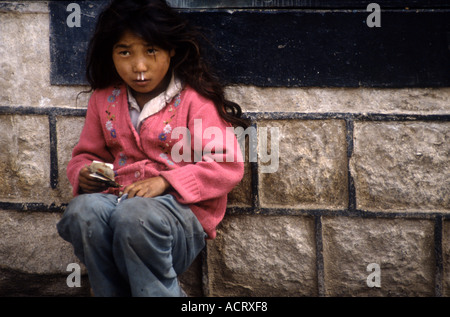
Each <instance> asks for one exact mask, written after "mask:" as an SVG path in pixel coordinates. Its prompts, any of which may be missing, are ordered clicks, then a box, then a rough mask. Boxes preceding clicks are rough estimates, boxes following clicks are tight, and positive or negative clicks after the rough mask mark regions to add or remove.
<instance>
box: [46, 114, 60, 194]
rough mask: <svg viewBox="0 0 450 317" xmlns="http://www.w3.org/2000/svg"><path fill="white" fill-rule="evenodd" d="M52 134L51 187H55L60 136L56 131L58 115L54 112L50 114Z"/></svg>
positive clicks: (50, 132)
mask: <svg viewBox="0 0 450 317" xmlns="http://www.w3.org/2000/svg"><path fill="white" fill-rule="evenodd" d="M48 121H49V134H50V187H51V188H52V189H55V188H56V187H57V186H58V176H59V175H58V173H59V171H58V136H57V132H56V121H57V120H56V117H55V116H54V115H53V114H50V115H49V116H48Z"/></svg>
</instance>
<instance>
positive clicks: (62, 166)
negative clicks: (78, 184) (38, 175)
mask: <svg viewBox="0 0 450 317" xmlns="http://www.w3.org/2000/svg"><path fill="white" fill-rule="evenodd" d="M83 125H84V117H58V118H57V125H56V133H57V136H58V176H59V177H58V191H59V195H58V196H59V197H60V198H61V200H62V201H63V202H65V203H68V202H69V201H70V200H71V199H72V186H71V184H70V183H69V180H68V178H67V164H68V163H69V161H70V159H71V158H72V150H73V148H74V147H75V145H76V144H77V143H78V141H79V139H80V134H81V130H82V129H83Z"/></svg>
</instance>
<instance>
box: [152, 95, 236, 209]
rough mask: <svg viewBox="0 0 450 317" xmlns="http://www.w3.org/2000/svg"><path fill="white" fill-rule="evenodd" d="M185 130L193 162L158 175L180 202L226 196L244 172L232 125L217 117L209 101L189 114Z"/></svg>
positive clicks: (194, 201)
mask: <svg viewBox="0 0 450 317" xmlns="http://www.w3.org/2000/svg"><path fill="white" fill-rule="evenodd" d="M188 131H189V133H190V137H191V138H190V139H191V154H192V155H191V158H193V159H192V161H193V163H194V164H186V165H184V166H181V167H179V168H176V169H173V170H168V171H162V172H161V173H160V175H161V176H163V177H164V178H165V179H166V180H167V181H168V182H169V183H170V184H171V186H172V187H173V188H174V190H175V191H176V192H177V193H178V194H179V196H180V197H179V200H180V202H181V203H185V204H192V203H198V202H201V201H205V200H209V199H214V198H219V197H223V196H225V195H227V194H228V193H229V192H230V191H231V190H232V189H233V188H234V187H235V186H236V185H237V184H238V183H239V182H240V181H241V179H242V177H243V175H244V163H243V158H242V153H241V150H240V147H239V144H238V142H237V139H236V135H235V134H234V132H233V131H234V130H233V128H232V127H231V126H229V125H228V124H227V123H226V122H225V121H224V120H223V119H222V118H220V116H219V114H218V112H217V110H216V109H215V107H214V105H213V104H212V102H211V103H207V104H205V105H203V106H202V107H200V109H199V110H197V111H196V112H195V113H194V114H193V115H192V116H190V118H189V121H188ZM172 158H173V157H172Z"/></svg>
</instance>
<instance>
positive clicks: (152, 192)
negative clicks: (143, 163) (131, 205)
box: [123, 176, 170, 198]
mask: <svg viewBox="0 0 450 317" xmlns="http://www.w3.org/2000/svg"><path fill="white" fill-rule="evenodd" d="M169 187H170V184H169V182H168V181H166V179H165V178H164V177H162V176H156V177H152V178H147V179H144V180H142V181H139V182H136V183H133V184H131V185H128V186H127V187H125V189H124V190H123V194H124V195H125V194H128V198H133V197H135V196H139V197H147V198H149V197H156V196H159V195H161V194H163V193H164V192H165V191H166V190H167V189H168V188H169Z"/></svg>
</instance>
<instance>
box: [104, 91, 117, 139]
mask: <svg viewBox="0 0 450 317" xmlns="http://www.w3.org/2000/svg"><path fill="white" fill-rule="evenodd" d="M119 95H120V89H119V88H114V89H113V91H112V93H111V95H110V96H109V97H108V98H107V100H108V102H109V103H110V104H109V105H108V109H106V110H105V112H106V114H107V117H106V119H107V121H106V124H105V128H106V130H108V131H109V132H110V134H111V137H112V138H114V139H115V138H116V137H117V134H116V129H114V124H113V121H114V120H115V119H116V115H115V114H112V112H111V110H112V109H111V107H113V108H115V107H116V105H115V104H114V103H113V102H114V101H116V97H117V96H119Z"/></svg>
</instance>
